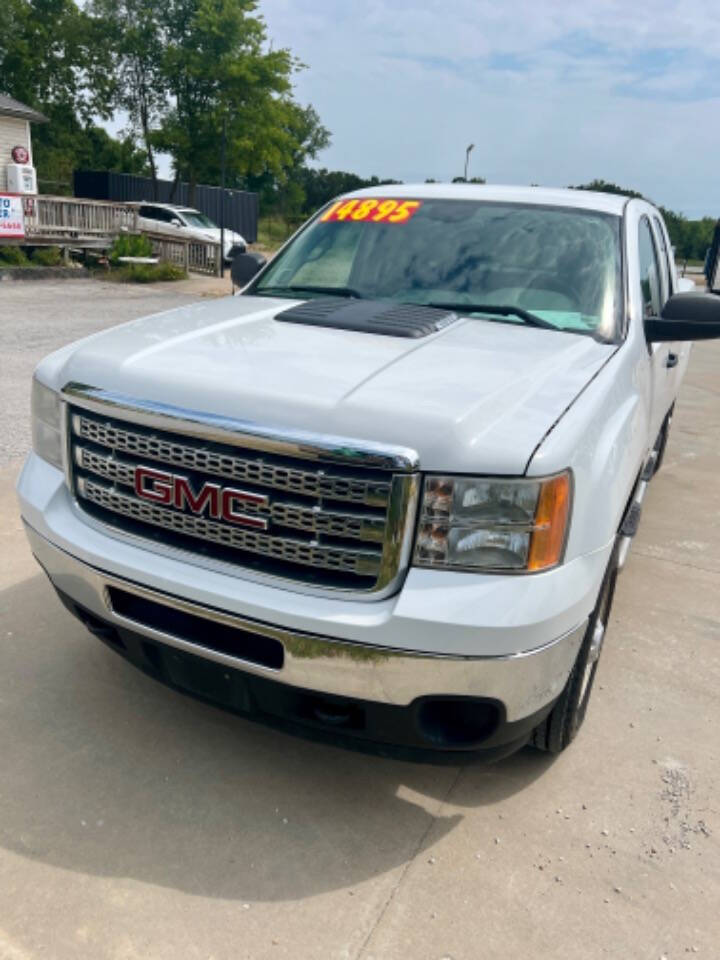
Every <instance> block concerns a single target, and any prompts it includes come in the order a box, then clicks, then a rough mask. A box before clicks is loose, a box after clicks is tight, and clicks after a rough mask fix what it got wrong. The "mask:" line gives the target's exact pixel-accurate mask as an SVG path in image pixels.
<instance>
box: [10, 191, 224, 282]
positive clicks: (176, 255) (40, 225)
mask: <svg viewBox="0 0 720 960" xmlns="http://www.w3.org/2000/svg"><path fill="white" fill-rule="evenodd" d="M24 207H25V238H26V240H25V242H27V243H33V241H35V242H36V243H38V244H57V245H58V246H65V247H81V248H83V247H88V248H91V247H96V248H98V247H99V248H100V249H106V248H108V247H110V246H111V245H112V242H113V239H114V238H115V237H116V236H117V235H118V234H120V233H144V234H146V235H147V236H148V237H149V239H150V242H151V243H152V246H153V253H154V254H155V256H156V257H159V258H160V259H161V260H168V261H169V262H170V263H174V264H177V265H178V266H179V267H182V268H183V269H184V270H187V271H191V272H193V273H207V274H211V275H219V273H220V244H219V243H213V242H210V241H204V240H192V239H190V238H186V237H181V236H178V237H170V236H168V235H167V234H164V233H154V232H151V231H146V230H142V231H141V230H139V228H138V207H137V204H130V203H112V202H110V201H106V200H84V199H82V198H79V197H54V196H48V195H47V194H40V195H38V196H35V197H26V198H25V201H24Z"/></svg>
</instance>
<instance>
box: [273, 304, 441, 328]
mask: <svg viewBox="0 0 720 960" xmlns="http://www.w3.org/2000/svg"><path fill="white" fill-rule="evenodd" d="M275 319H276V320H282V321H284V322H285V323H304V324H307V325H308V326H311V327H332V328H333V329H334V330H356V331H358V332H359V333H376V334H380V336H383V337H412V338H418V337H428V336H430V334H431V333H437V332H438V330H442V329H443V327H447V326H448V325H449V324H451V323H454V322H455V321H456V320H457V319H458V317H457V315H456V314H454V313H452V312H451V311H448V310H436V309H434V308H433V307H423V306H420V305H415V304H412V303H393V302H392V301H388V300H348V299H347V297H328V298H323V299H322V300H309V301H308V302H307V303H301V304H299V306H297V307H290V309H289V310H283V311H282V312H281V313H278V314H276V316H275Z"/></svg>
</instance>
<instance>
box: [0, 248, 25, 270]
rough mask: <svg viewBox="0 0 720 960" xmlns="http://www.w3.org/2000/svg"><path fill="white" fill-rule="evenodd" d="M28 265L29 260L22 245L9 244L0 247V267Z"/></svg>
mask: <svg viewBox="0 0 720 960" xmlns="http://www.w3.org/2000/svg"><path fill="white" fill-rule="evenodd" d="M29 265H30V261H29V260H28V258H27V256H26V254H25V251H24V250H23V249H22V247H15V246H11V245H9V244H8V246H6V247H0V267H27V266H29Z"/></svg>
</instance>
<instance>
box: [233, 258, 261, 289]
mask: <svg viewBox="0 0 720 960" xmlns="http://www.w3.org/2000/svg"><path fill="white" fill-rule="evenodd" d="M266 263H267V260H266V259H265V257H264V256H263V255H262V254H261V253H238V255H237V256H235V257H233V259H232V264H231V266H230V276H231V277H232V282H233V286H234V287H244V286H245V284H247V283H250V281H251V280H252V278H253V277H254V276H255V274H256V273H258V272H259V271H260V270H262V268H263V267H264V266H265V264H266Z"/></svg>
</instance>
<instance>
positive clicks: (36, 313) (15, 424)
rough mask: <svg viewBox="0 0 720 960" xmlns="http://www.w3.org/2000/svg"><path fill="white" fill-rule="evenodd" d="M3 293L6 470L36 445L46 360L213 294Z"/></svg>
mask: <svg viewBox="0 0 720 960" xmlns="http://www.w3.org/2000/svg"><path fill="white" fill-rule="evenodd" d="M196 289H197V292H195V290H196ZM217 292H218V291H214V293H215V295H216V294H217ZM221 292H226V291H225V290H224V289H223V290H222V291H221ZM1 294H2V304H3V317H2V319H1V320H0V330H1V331H2V332H1V333H0V351H1V353H0V355H1V356H2V377H0V468H2V467H4V466H7V465H8V464H9V463H10V462H11V461H12V460H16V459H17V458H18V457H22V456H24V455H25V453H26V452H27V450H28V447H29V445H30V378H31V376H32V372H33V369H34V368H35V365H36V364H37V363H38V362H39V361H40V360H42V358H43V357H44V356H46V355H47V354H48V353H51V352H52V351H53V350H57V349H58V348H59V347H62V346H63V345H64V344H66V343H70V342H71V341H72V340H77V339H79V338H80V337H85V336H87V335H88V334H91V333H95V332H97V331H98V330H103V329H104V328H105V327H112V326H114V325H115V324H117V323H124V322H125V321H126V320H134V319H136V318H137V317H142V316H144V315H145V314H148V313H158V312H160V311H161V310H169V309H171V308H172V307H178V306H181V305H182V304H184V303H192V302H193V301H195V300H198V299H200V298H201V297H203V296H208V295H209V293H208V285H207V284H203V283H202V282H201V281H200V282H198V281H195V280H190V281H186V282H183V283H182V284H177V285H176V284H171V285H168V284H164V285H159V284H158V285H152V286H151V285H148V286H130V285H128V284H117V283H105V282H102V281H98V280H72V281H66V282H60V283H54V282H47V281H37V282H28V281H23V282H17V283H3V284H2V290H1ZM210 295H212V293H211V294H210Z"/></svg>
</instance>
